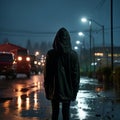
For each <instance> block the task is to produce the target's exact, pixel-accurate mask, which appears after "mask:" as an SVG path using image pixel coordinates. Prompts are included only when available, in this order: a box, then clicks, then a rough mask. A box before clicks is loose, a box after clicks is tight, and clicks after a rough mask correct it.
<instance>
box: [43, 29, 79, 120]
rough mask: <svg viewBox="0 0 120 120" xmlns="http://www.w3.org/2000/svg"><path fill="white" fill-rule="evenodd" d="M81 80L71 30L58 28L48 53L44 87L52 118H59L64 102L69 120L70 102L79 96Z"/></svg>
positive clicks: (65, 117) (64, 113)
mask: <svg viewBox="0 0 120 120" xmlns="http://www.w3.org/2000/svg"><path fill="white" fill-rule="evenodd" d="M79 82H80V68H79V60H78V55H77V53H76V52H75V51H74V50H72V47H71V40H70V35H69V32H68V31H67V30H66V29H65V28H61V29H59V30H58V32H57V34H56V36H55V39H54V42H53V49H51V50H49V51H48V52H47V55H46V63H45V69H44V87H45V94H46V98H47V99H48V100H51V103H52V120H58V118H59V104H60V103H61V104H62V116H63V120H69V117H70V115H69V114H70V113H69V111H70V102H71V101H74V100H75V99H76V96H77V92H78V89H79Z"/></svg>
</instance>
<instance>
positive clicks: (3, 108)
mask: <svg viewBox="0 0 120 120" xmlns="http://www.w3.org/2000/svg"><path fill="white" fill-rule="evenodd" d="M80 81H81V82H80V90H79V92H78V95H77V99H76V101H74V102H72V103H71V107H70V111H71V112H70V116H71V120H93V119H94V120H120V116H119V115H118V110H119V109H120V103H119V98H116V95H115V94H114V91H113V90H108V91H105V90H104V86H103V84H102V83H99V82H98V81H97V80H96V79H88V78H87V77H81V80H80ZM43 82H44V77H43V75H42V74H40V75H33V76H31V78H30V79H28V78H26V76H24V75H19V76H18V77H17V79H15V80H6V79H5V78H4V77H0V120H50V117H51V104H50V101H48V100H46V98H45V94H44V87H43ZM61 116H62V115H61V113H60V116H59V120H62V117H61Z"/></svg>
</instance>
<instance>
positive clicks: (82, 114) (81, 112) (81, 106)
mask: <svg viewBox="0 0 120 120" xmlns="http://www.w3.org/2000/svg"><path fill="white" fill-rule="evenodd" d="M83 94H84V93H81V92H78V95H77V98H76V101H77V102H78V104H77V107H78V109H77V110H78V116H79V119H80V120H83V119H86V118H87V115H88V114H87V112H86V111H84V109H88V105H87V104H86V101H85V98H83Z"/></svg>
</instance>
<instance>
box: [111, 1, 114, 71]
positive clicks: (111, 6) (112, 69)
mask: <svg viewBox="0 0 120 120" xmlns="http://www.w3.org/2000/svg"><path fill="white" fill-rule="evenodd" d="M110 13H111V14H110V15H111V69H112V71H113V68H114V67H113V0H111V2H110Z"/></svg>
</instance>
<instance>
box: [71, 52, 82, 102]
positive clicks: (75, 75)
mask: <svg viewBox="0 0 120 120" xmlns="http://www.w3.org/2000/svg"><path fill="white" fill-rule="evenodd" d="M71 80H72V85H73V100H75V99H76V96H77V92H78V90H79V84H80V66H79V59H78V55H77V53H76V52H75V51H73V53H72V56H71Z"/></svg>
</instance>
